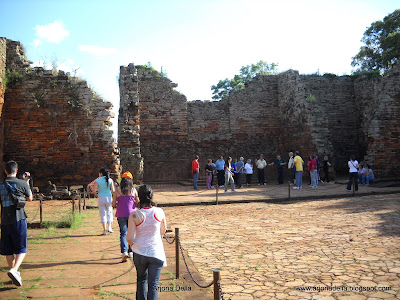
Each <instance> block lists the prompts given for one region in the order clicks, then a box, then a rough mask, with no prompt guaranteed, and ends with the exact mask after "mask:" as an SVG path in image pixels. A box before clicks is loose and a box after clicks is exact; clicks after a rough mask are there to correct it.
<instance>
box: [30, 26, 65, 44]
mask: <svg viewBox="0 0 400 300" xmlns="http://www.w3.org/2000/svg"><path fill="white" fill-rule="evenodd" d="M35 29H36V36H37V37H38V38H39V39H37V40H35V41H34V44H35V45H39V44H40V43H41V41H42V40H45V41H47V42H49V43H54V44H59V43H60V42H61V41H62V40H64V39H65V38H67V37H68V36H69V31H68V30H66V29H65V28H64V23H63V22H61V21H55V22H53V23H50V24H47V25H36V26H35Z"/></svg>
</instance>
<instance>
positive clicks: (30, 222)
mask: <svg viewBox="0 0 400 300" xmlns="http://www.w3.org/2000/svg"><path fill="white" fill-rule="evenodd" d="M39 210H40V203H39V206H38V208H37V210H36V213H35V216H34V217H33V218H32V220H31V221H29V222H28V224H32V223H33V221H35V218H36V217H37V215H38V213H39Z"/></svg>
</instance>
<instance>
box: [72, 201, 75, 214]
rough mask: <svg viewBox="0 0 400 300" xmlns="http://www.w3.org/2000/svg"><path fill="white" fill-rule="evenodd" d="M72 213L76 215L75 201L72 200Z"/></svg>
mask: <svg viewBox="0 0 400 300" xmlns="http://www.w3.org/2000/svg"><path fill="white" fill-rule="evenodd" d="M72 213H75V199H72Z"/></svg>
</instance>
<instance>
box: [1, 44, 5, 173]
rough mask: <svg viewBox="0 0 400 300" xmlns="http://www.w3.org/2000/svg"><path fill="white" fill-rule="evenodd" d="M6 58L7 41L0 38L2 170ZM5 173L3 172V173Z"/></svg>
mask: <svg viewBox="0 0 400 300" xmlns="http://www.w3.org/2000/svg"><path fill="white" fill-rule="evenodd" d="M6 57H7V39H6V38H0V162H1V165H0V168H1V169H2V170H3V169H4V163H3V143H4V120H3V119H4V116H3V105H4V92H5V88H6V87H5V83H4V82H3V80H4V76H5V74H6ZM1 173H3V172H1ZM0 180H3V175H0Z"/></svg>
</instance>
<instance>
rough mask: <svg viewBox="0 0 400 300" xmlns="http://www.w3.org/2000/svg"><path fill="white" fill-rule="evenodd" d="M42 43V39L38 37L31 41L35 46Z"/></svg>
mask: <svg viewBox="0 0 400 300" xmlns="http://www.w3.org/2000/svg"><path fill="white" fill-rule="evenodd" d="M41 43H42V41H41V40H39V39H37V40H34V41H33V46H35V47H39V45H40V44H41Z"/></svg>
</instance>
